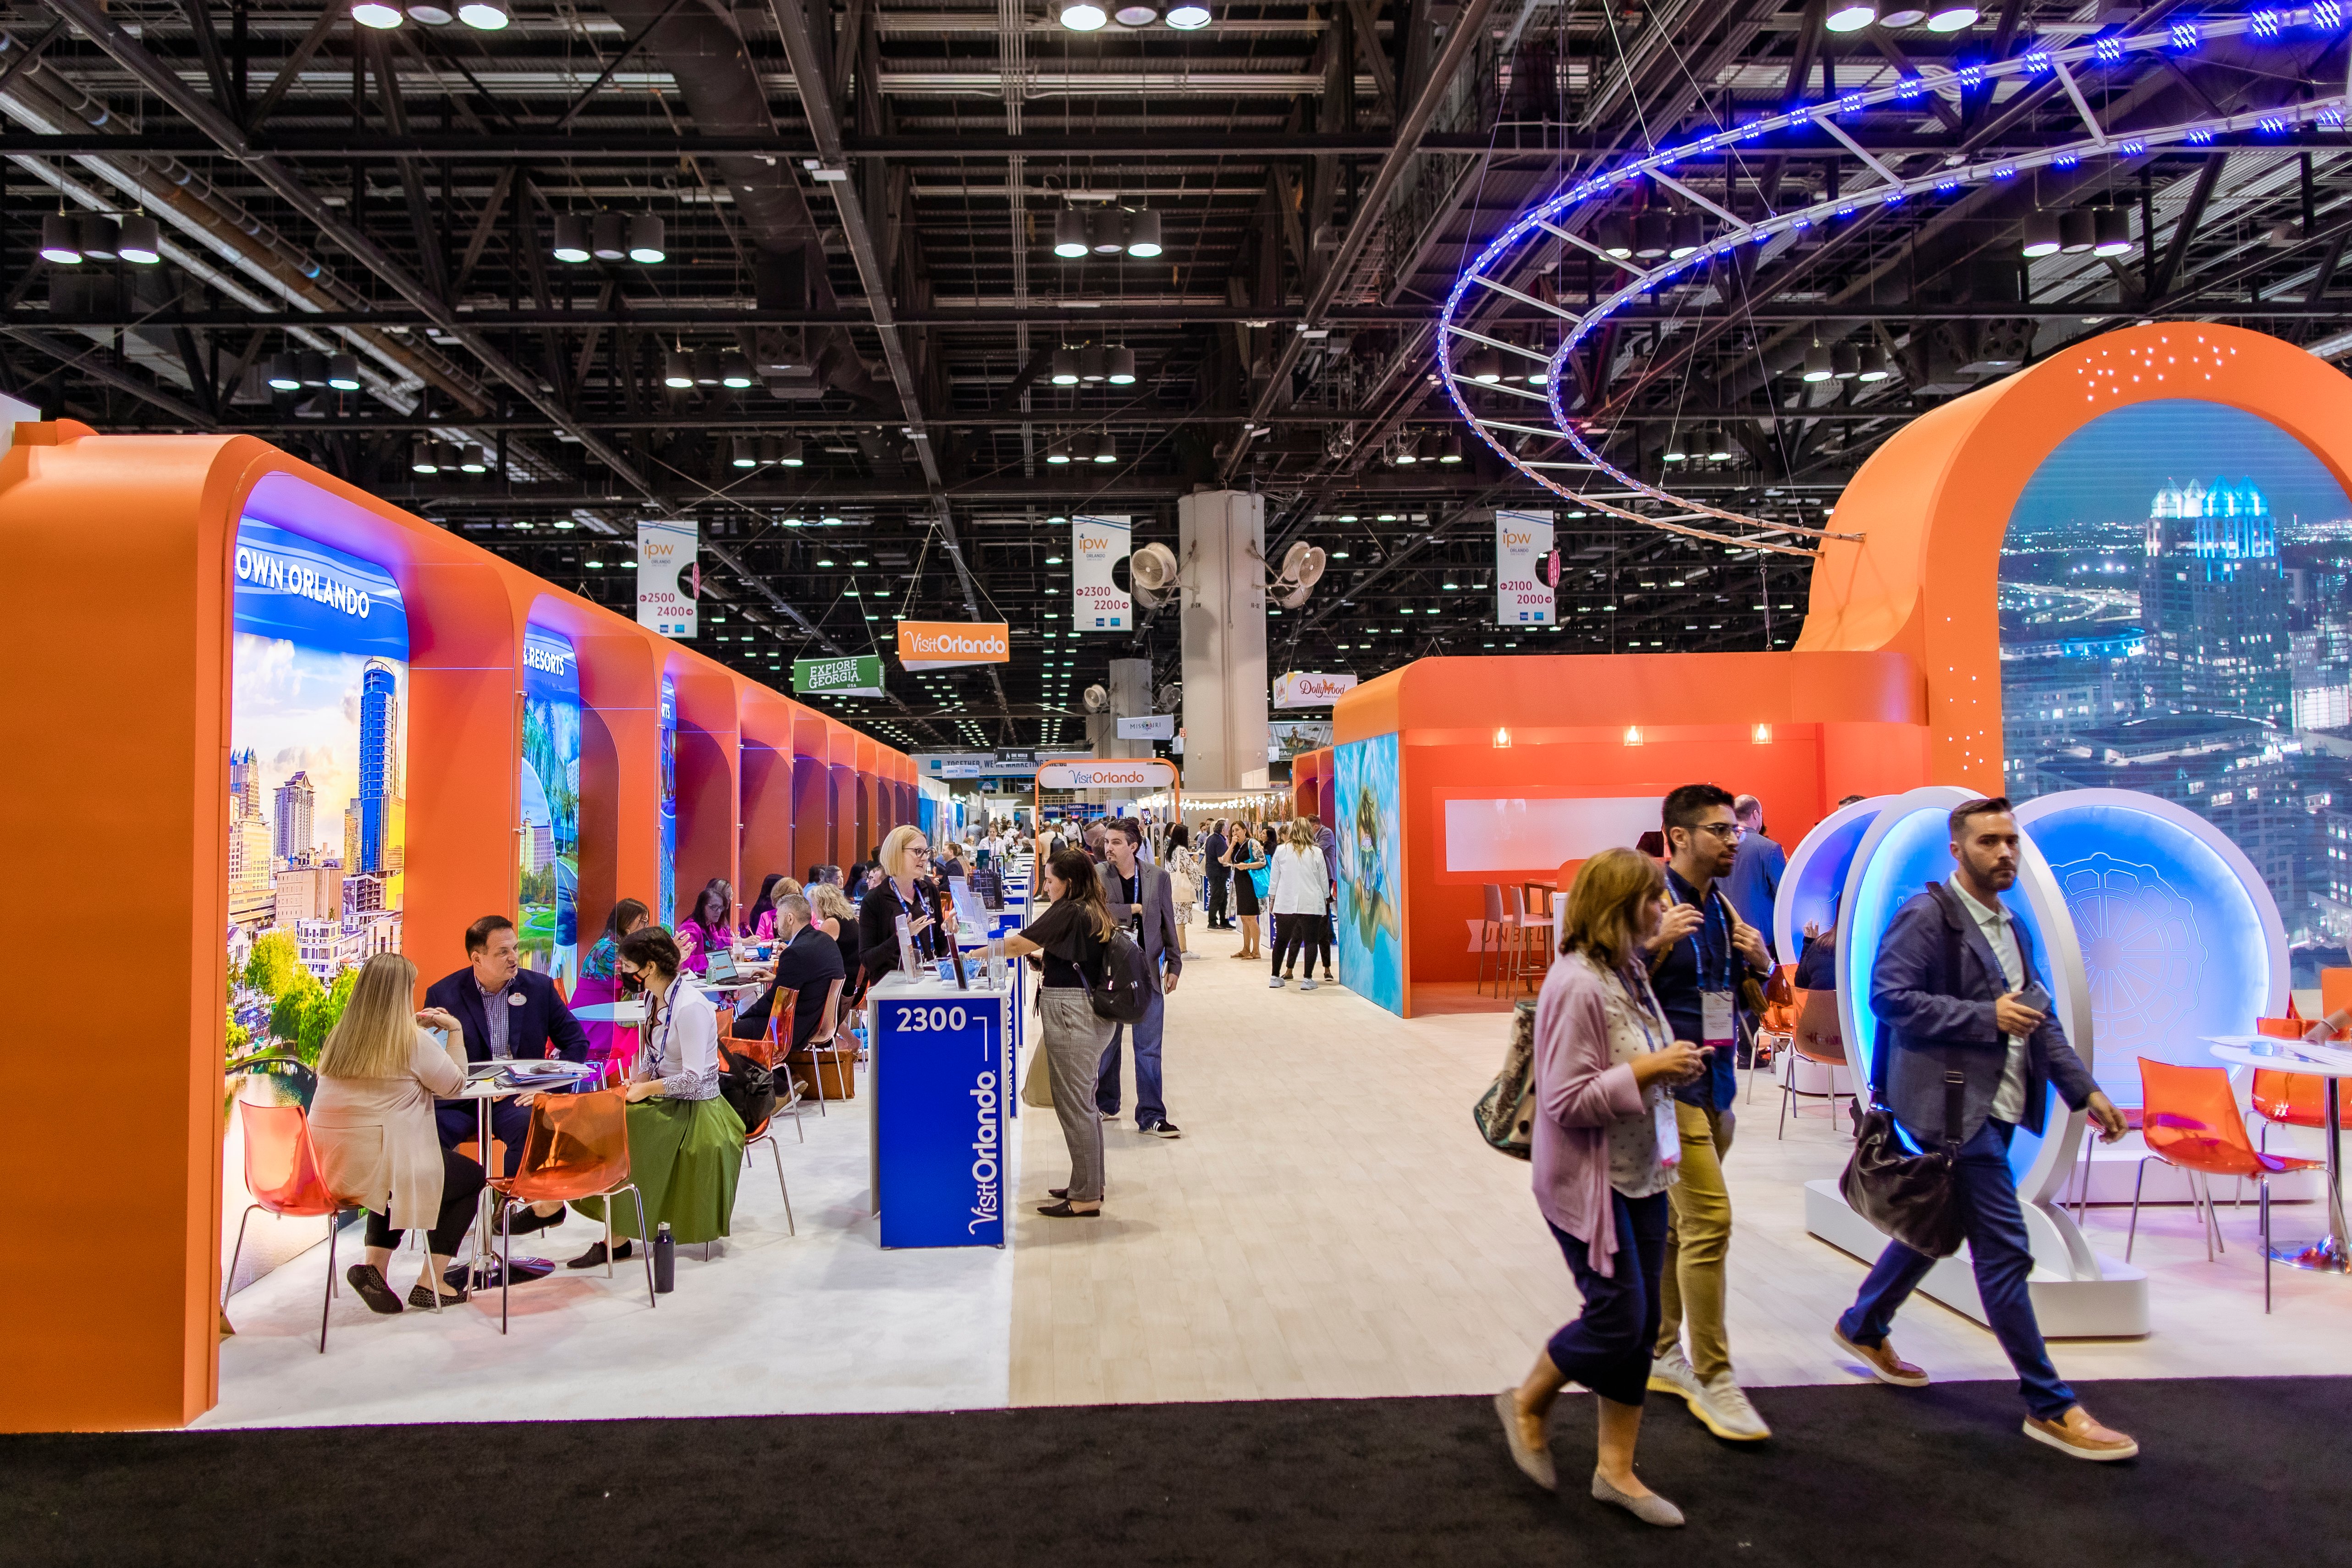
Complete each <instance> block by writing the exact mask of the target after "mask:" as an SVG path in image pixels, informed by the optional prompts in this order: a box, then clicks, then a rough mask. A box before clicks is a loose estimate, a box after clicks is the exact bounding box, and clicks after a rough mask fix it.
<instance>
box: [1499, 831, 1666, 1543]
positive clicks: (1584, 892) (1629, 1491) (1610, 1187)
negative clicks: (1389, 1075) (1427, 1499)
mask: <svg viewBox="0 0 2352 1568" xmlns="http://www.w3.org/2000/svg"><path fill="white" fill-rule="evenodd" d="M1665 908H1666V881H1665V876H1664V873H1663V872H1662V871H1661V869H1660V867H1659V865H1658V862H1656V861H1654V860H1652V859H1650V858H1649V857H1648V856H1646V855H1643V854H1642V853H1640V852H1638V851H1634V850H1622V849H1621V850H1605V851H1603V852H1601V853H1600V854H1597V855H1595V856H1593V857H1592V858H1591V860H1589V861H1587V862H1584V864H1583V866H1582V867H1581V868H1580V870H1579V871H1578V872H1577V874H1576V882H1575V883H1574V885H1573V886H1572V887H1571V888H1570V891H1569V895H1568V909H1567V913H1566V917H1565V920H1564V923H1563V925H1562V930H1561V936H1560V944H1559V950H1560V954H1561V956H1560V957H1559V960H1558V961H1557V962H1555V963H1554V964H1553V965H1552V967H1551V972H1550V973H1549V975H1547V976H1546V977H1544V988H1543V995H1542V996H1541V997H1540V998H1538V1000H1537V1002H1536V1036H1535V1087H1536V1099H1537V1105H1538V1110H1537V1115H1536V1118H1535V1126H1534V1131H1533V1144H1534V1151H1533V1153H1534V1164H1535V1190H1536V1207H1538V1208H1539V1209H1541V1210H1542V1211H1543V1217H1544V1219H1545V1221H1546V1222H1547V1223H1548V1224H1549V1225H1550V1227H1551V1233H1552V1235H1553V1236H1554V1237H1555V1238H1557V1239H1559V1249H1560V1251H1561V1252H1562V1253H1564V1254H1565V1255H1566V1256H1567V1259H1568V1267H1569V1270H1570V1272H1571V1273H1573V1274H1574V1275H1575V1276H1576V1287H1577V1289H1578V1291H1580V1292H1582V1294H1583V1297H1584V1311H1583V1313H1582V1314H1581V1315H1580V1316H1579V1317H1578V1318H1577V1319H1576V1320H1575V1321H1574V1322H1570V1323H1569V1324H1568V1325H1567V1326H1566V1327H1565V1328H1563V1329H1561V1330H1560V1331H1559V1333H1556V1334H1554V1335H1552V1336H1551V1341H1550V1343H1549V1344H1547V1345H1546V1346H1545V1347H1544V1349H1543V1350H1542V1351H1541V1352H1539V1353H1538V1354H1537V1356H1536V1364H1535V1367H1534V1370H1532V1371H1530V1372H1529V1373H1528V1377H1527V1381H1526V1382H1525V1383H1523V1384H1521V1385H1519V1386H1518V1387H1517V1388H1507V1389H1505V1390H1504V1391H1503V1392H1502V1393H1500V1394H1498V1395H1496V1396H1495V1406H1496V1410H1497V1411H1498V1412H1499V1413H1500V1415H1501V1416H1502V1418H1503V1432H1504V1435H1505V1436H1506V1437H1507V1438H1508V1439H1509V1441H1510V1445H1511V1458H1513V1460H1515V1461H1516V1462H1517V1465H1518V1467H1519V1469H1522V1470H1524V1471H1526V1472H1527V1474H1528V1479H1531V1480H1533V1481H1534V1482H1535V1483H1536V1484H1537V1485H1538V1486H1540V1487H1542V1488H1544V1489H1545V1490H1547V1491H1549V1490H1557V1489H1558V1487H1559V1477H1558V1475H1557V1474H1556V1473H1555V1471H1554V1470H1553V1468H1552V1460H1551V1452H1550V1449H1549V1441H1548V1436H1547V1428H1546V1423H1547V1421H1548V1420H1549V1417H1550V1415H1551V1406H1552V1401H1553V1400H1555V1399H1557V1398H1558V1397H1559V1391H1560V1389H1561V1387H1562V1386H1563V1385H1567V1384H1569V1383H1571V1382H1574V1383H1580V1384H1582V1385H1584V1386H1585V1387H1587V1388H1589V1389H1591V1391H1592V1392H1593V1394H1594V1396H1596V1402H1597V1403H1598V1404H1599V1406H1600V1415H1601V1445H1600V1456H1599V1462H1598V1463H1597V1465H1596V1466H1595V1467H1594V1469H1593V1471H1592V1496H1593V1498H1594V1500H1597V1501H1600V1502H1605V1503H1612V1504H1614V1505H1615V1506H1617V1507H1619V1508H1622V1509H1623V1510H1625V1511H1627V1512H1629V1513H1631V1514H1633V1517H1634V1518H1636V1519H1639V1520H1641V1521H1643V1523H1645V1524H1658V1525H1676V1524H1680V1523H1682V1522H1683V1516H1682V1511H1681V1510H1680V1509H1677V1508H1676V1507H1675V1505H1674V1504H1673V1503H1670V1502H1668V1501H1667V1500H1665V1499H1664V1498H1662V1497H1660V1496H1658V1494H1657V1493H1655V1492H1654V1491H1652V1490H1650V1489H1649V1488H1648V1487H1646V1486H1643V1484H1642V1481H1641V1479H1640V1478H1639V1477H1637V1476H1635V1475H1634V1474H1633V1442H1634V1439H1635V1438H1636V1437H1638V1436H1640V1434H1641V1430H1642V1399H1643V1395H1644V1394H1645V1393H1646V1392H1647V1391H1648V1388H1649V1383H1650V1347H1651V1344H1652V1343H1653V1342H1654V1341H1655V1340H1656V1338H1657V1336H1658V1287H1659V1271H1660V1270H1661V1268H1662V1267H1663V1265H1664V1260H1665V1247H1666V1218H1667V1213H1666V1188H1667V1186H1670V1185H1671V1184H1672V1183H1673V1181H1674V1176H1675V1172H1674V1167H1675V1163H1676V1162H1677V1161H1678V1160H1679V1159H1680V1157H1681V1152H1682V1145H1681V1140H1680V1139H1679V1137H1678V1136H1677V1135H1676V1134H1675V1114H1674V1102H1673V1099H1672V1097H1671V1096H1670V1095H1669V1093H1668V1091H1669V1090H1670V1089H1671V1088H1672V1087H1673V1086H1674V1085H1675V1084H1676V1083H1679V1082H1686V1081H1688V1080H1691V1079H1694V1078H1696V1077H1697V1076H1698V1075H1699V1074H1700V1073H1701V1072H1702V1071H1705V1070H1706V1052H1705V1051H1702V1050H1700V1048H1698V1047H1697V1046H1695V1045H1693V1044H1692V1043H1691V1042H1690V1041H1688V1040H1676V1039H1675V1038H1674V1031H1673V1030H1672V1029H1671V1028H1670V1027H1669V1026H1668V1025H1667V1023H1666V1015H1665V1013H1664V1010H1663V1009H1660V1008H1659V1006H1658V999H1657V998H1656V997H1655V996H1654V995H1653V994H1652V993H1651V990H1650V981H1649V976H1648V974H1647V972H1646V970H1645V968H1644V967H1643V965H1642V963H1641V962H1640V955H1641V953H1642V951H1643V944H1644V943H1646V942H1647V941H1648V939H1649V938H1650V937H1651V936H1653V935H1654V934H1655V932H1656V931H1657V929H1658V922H1659V920H1660V919H1661V918H1662V917H1663V915H1664V913H1665Z"/></svg>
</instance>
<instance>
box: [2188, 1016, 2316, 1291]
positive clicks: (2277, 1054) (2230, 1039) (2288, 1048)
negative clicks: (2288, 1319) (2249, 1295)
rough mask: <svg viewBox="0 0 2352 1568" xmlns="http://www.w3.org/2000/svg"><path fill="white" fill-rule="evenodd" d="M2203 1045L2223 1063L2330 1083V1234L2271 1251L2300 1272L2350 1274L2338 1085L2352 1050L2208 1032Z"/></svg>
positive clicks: (2257, 1035) (2254, 1035) (2299, 1041)
mask: <svg viewBox="0 0 2352 1568" xmlns="http://www.w3.org/2000/svg"><path fill="white" fill-rule="evenodd" d="M2205 1043H2206V1044H2207V1045H2209V1046H2210V1047H2211V1048H2212V1051H2213V1054H2214V1055H2215V1056H2218V1057H2220V1058H2221V1060H2222V1061H2230V1062H2235V1063H2236V1064H2238V1065H2239V1066H2241V1067H2258V1068H2263V1069H2264V1070H2266V1071H2273V1072H2303V1073H2308V1074H2309V1075H2310V1076H2312V1077H2314V1078H2324V1079H2326V1081H2327V1095H2326V1104H2327V1116H2326V1132H2325V1134H2324V1135H2325V1136H2326V1139H2327V1234H2326V1235H2325V1236H2322V1237H2321V1238H2319V1239H2317V1240H2316V1241H2306V1242H2305V1243H2303V1244H2302V1245H2300V1246H2293V1245H2288V1246H2280V1247H2273V1248H2272V1249H2271V1257H2272V1258H2273V1260H2276V1261H2278V1262H2281V1263H2287V1264H2292V1265H2293V1266H2294V1267H2295V1268H2297V1269H2309V1270H2313V1271H2314V1272H2315V1273H2322V1274H2352V1228H2347V1226H2346V1225H2345V1223H2344V1172H2343V1168H2342V1162H2341V1160H2340V1158H2339V1156H2338V1154H2337V1149H2336V1144H2337V1142H2338V1140H2339V1139H2340V1138H2341V1137H2342V1135H2343V1132H2344V1112H2343V1107H2342V1100H2341V1096H2340V1094H2339V1092H2338V1089H2337V1085H2338V1084H2339V1083H2340V1082H2342V1081H2343V1080H2345V1079H2347V1078H2352V1051H2341V1050H2337V1049H2334V1048H2330V1047H2325V1046H2323V1047H2320V1048H2318V1049H2316V1050H2315V1049H2312V1048H2310V1047H2307V1046H2305V1044H2304V1043H2303V1042H2302V1041H2301V1040H2274V1039H2273V1038H2272V1037H2271V1036H2269V1035H2263V1034H2209V1035H2207V1036H2206V1037H2205Z"/></svg>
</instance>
